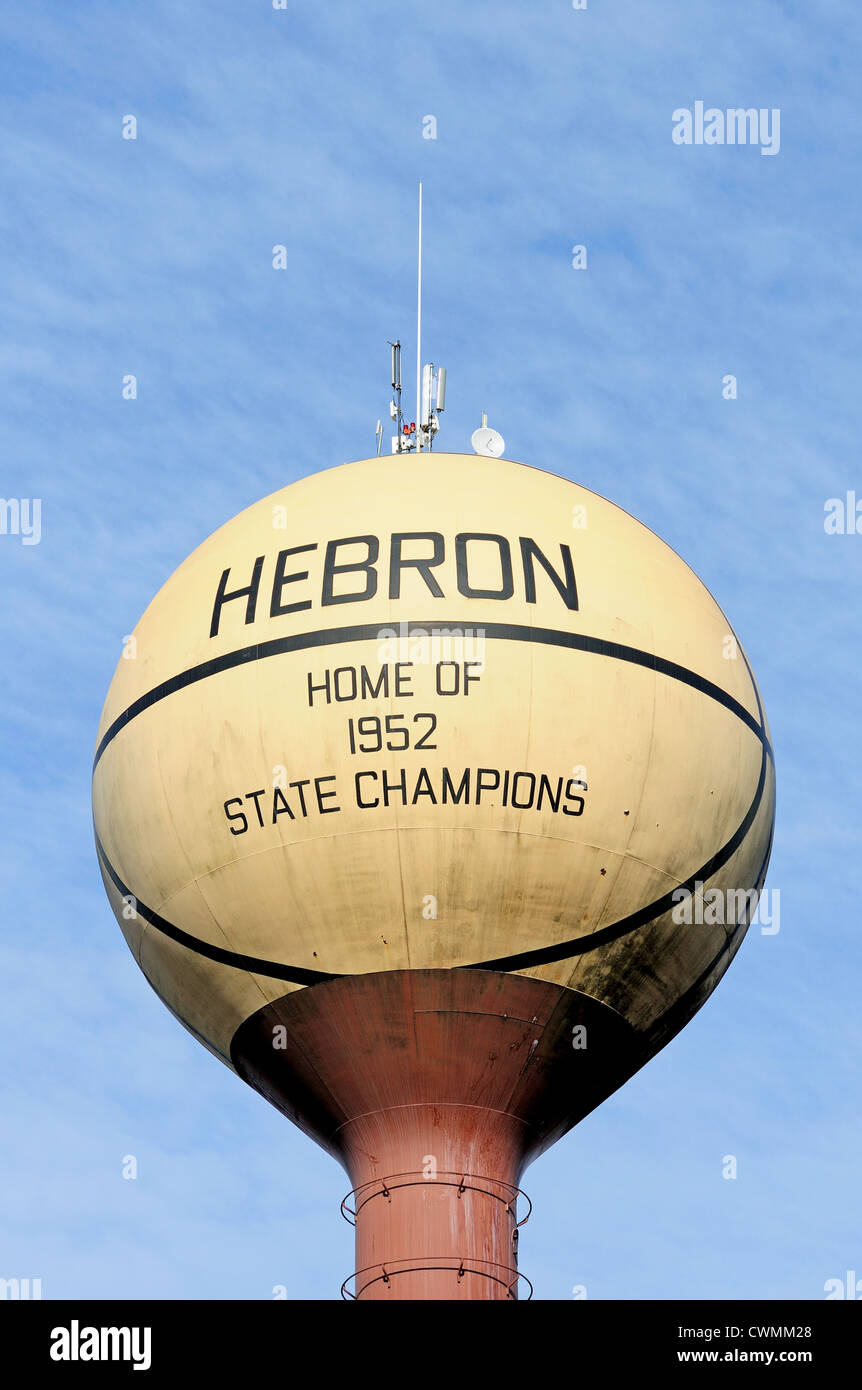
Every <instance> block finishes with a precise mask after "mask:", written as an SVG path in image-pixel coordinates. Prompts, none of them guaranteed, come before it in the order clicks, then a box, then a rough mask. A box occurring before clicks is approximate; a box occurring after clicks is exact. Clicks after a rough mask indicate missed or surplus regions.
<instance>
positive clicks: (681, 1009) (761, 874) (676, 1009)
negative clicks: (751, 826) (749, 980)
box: [648, 826, 775, 1033]
mask: <svg viewBox="0 0 862 1390" xmlns="http://www.w3.org/2000/svg"><path fill="white" fill-rule="evenodd" d="M774 830H775V827H774V826H773V829H772V831H770V834H769V843H768V845H767V846H766V853H765V854H764V856H763V859H762V861H761V865H760V868H759V869H758V871H757V874H756V876H755V879H754V882H755V888H754V892H755V893H757V894H758V895H759V894H760V890H761V889H762V887H763V884H764V881H765V879H766V870H767V867H768V865H769V860H770V858H771V855H772V839H773V834H774ZM747 908H748V904H747V903H746V910H747ZM750 925H751V923H750V922H737V924H736V926H735V927H734V929H733V931H732V932H731V934H730V936H729V937H728V938H727V940H726V941H725V943H724V945H723V946H722V947H721V949H720V950H719V951H718V952H717V954H716V955H715V956H713V958H712V960H711V961H710V963H709V965H708V966H707V967H706V969H705V970H702V971H701V972H700V974H699V975H698V977H697V979H696V980H695V981H694V982H693V983H692V984H690V985H689V987H688V989H687V990H686V991H685V993H684V994H682V995H680V997H679V999H675V1000H674V1002H673V1003H672V1004H671V1005H670V1006H669V1008H667V1009H665V1011H664V1013H663V1014H659V1016H658V1018H657V1019H656V1021H655V1023H653V1024H652V1026H651V1028H650V1029H649V1030H648V1031H649V1032H650V1033H653V1032H655V1031H656V1030H657V1029H659V1028H662V1027H664V1026H666V1025H667V1023H668V1021H669V1020H672V1018H673V1016H674V1015H677V1016H679V1015H680V1014H682V1013H685V1011H686V1008H687V1005H688V1001H689V1000H690V999H691V998H692V996H693V995H695V994H696V993H697V991H698V990H699V989H700V988H701V986H702V985H704V984H705V983H706V981H707V980H708V979H709V977H710V975H711V974H712V972H713V970H715V968H716V966H718V965H720V963H721V961H722V960H723V959H724V957H725V956H726V955H727V953H728V951H729V950H730V949H731V947H732V946H733V943H734V942H735V940H736V938H737V936H738V935H739V933H740V931H741V930H742V928H743V927H745V928H746V929H747V928H748V927H749V926H750Z"/></svg>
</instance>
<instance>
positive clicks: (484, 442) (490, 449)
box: [470, 425, 506, 459]
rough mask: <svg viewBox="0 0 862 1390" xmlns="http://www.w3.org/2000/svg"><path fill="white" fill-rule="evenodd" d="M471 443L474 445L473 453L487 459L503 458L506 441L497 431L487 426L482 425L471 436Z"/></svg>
mask: <svg viewBox="0 0 862 1390" xmlns="http://www.w3.org/2000/svg"><path fill="white" fill-rule="evenodd" d="M470 443H471V444H472V445H473V452H474V453H476V454H484V456H485V457H486V458H492V459H498V458H502V456H503V450H504V449H505V447H506V441H505V439H504V438H503V436H502V435H501V434H498V433H497V431H496V430H492V429H489V428H488V427H487V426H486V425H481V426H480V427H479V429H477V430H474V431H473V433H472V434H471V435H470Z"/></svg>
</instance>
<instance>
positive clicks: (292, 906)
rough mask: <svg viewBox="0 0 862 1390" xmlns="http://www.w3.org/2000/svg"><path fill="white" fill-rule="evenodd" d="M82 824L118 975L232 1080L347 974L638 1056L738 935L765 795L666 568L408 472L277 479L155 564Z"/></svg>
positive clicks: (440, 468)
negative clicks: (605, 1009)
mask: <svg viewBox="0 0 862 1390" xmlns="http://www.w3.org/2000/svg"><path fill="white" fill-rule="evenodd" d="M93 808H94V820H95V830H96V836H97V845H98V853H99V858H100V863H101V868H102V874H103V877H104V882H105V886H106V889H107V892H108V896H109V898H110V901H111V905H112V907H113V909H114V912H115V913H116V916H117V919H118V921H119V923H120V926H121V928H122V930H123V932H124V934H125V937H126V940H127V942H128V944H129V947H130V949H131V951H132V952H133V954H134V956H135V958H136V960H137V961H138V963H139V965H140V967H141V969H142V970H143V972H144V974H145V975H146V977H147V979H148V980H149V981H150V983H151V984H152V986H153V987H154V989H155V990H156V991H157V992H158V994H159V995H160V996H161V998H162V999H163V1000H164V1002H165V1003H166V1004H167V1005H168V1007H169V1008H170V1009H171V1010H172V1011H173V1012H174V1013H175V1014H176V1015H177V1017H178V1018H179V1019H180V1020H181V1021H182V1022H183V1023H184V1024H185V1025H186V1027H188V1028H189V1029H190V1030H191V1031H192V1032H193V1033H194V1034H195V1035H196V1036H197V1037H199V1038H200V1039H201V1041H203V1042H205V1043H206V1045H207V1046H208V1047H209V1048H210V1049H211V1050H212V1051H214V1052H215V1053H216V1054H217V1055H218V1056H220V1057H221V1058H222V1059H223V1060H224V1061H226V1062H228V1064H230V1061H231V1041H232V1038H233V1037H234V1034H235V1033H236V1031H237V1029H238V1028H239V1027H240V1025H242V1024H243V1022H244V1020H245V1019H247V1018H248V1017H249V1016H250V1015H251V1014H253V1013H254V1012H255V1011H256V1010H259V1009H260V1008H261V1006H262V1005H265V1004H267V1003H270V1002H271V1001H274V1000H276V999H280V998H282V997H284V996H285V995H286V994H289V993H290V992H292V991H295V990H301V989H303V988H305V987H308V986H310V985H315V984H318V983H323V982H326V981H329V980H331V979H333V978H336V977H340V976H355V975H362V974H368V973H371V972H389V971H404V970H410V971H415V970H429V969H431V970H438V969H441V968H443V969H451V968H453V967H474V968H484V969H488V970H492V971H497V972H506V973H513V974H518V975H522V976H528V977H533V978H535V979H538V980H542V981H547V982H550V983H552V984H555V985H558V986H563V987H567V988H570V989H574V990H577V991H579V992H581V993H583V994H585V995H588V996H590V997H591V998H593V999H595V1000H598V1001H600V1002H601V1003H603V1004H606V1005H608V1006H609V1007H610V1008H612V1009H613V1010H615V1011H616V1013H617V1014H619V1015H621V1016H622V1017H623V1018H624V1019H625V1020H626V1021H627V1022H628V1023H629V1024H630V1025H632V1027H633V1028H634V1029H635V1030H637V1032H638V1033H640V1034H642V1035H650V1034H652V1033H653V1032H655V1030H656V1029H660V1027H661V1023H662V1019H663V1018H664V1017H666V1016H667V1015H668V1013H669V1011H671V1010H672V1009H673V1008H674V1006H676V1005H677V1004H678V1002H679V1001H680V1000H681V999H682V998H684V997H687V998H688V999H689V1000H690V1002H691V1008H690V1009H689V1010H688V1012H693V1010H694V1008H696V1007H697V1006H698V1005H699V1004H700V1003H701V1002H703V999H705V998H706V996H707V995H708V993H709V992H710V991H711V989H712V988H713V987H714V985H715V984H716V983H717V981H718V979H719V978H720V977H721V975H722V973H723V972H724V970H725V969H726V967H727V965H728V963H729V961H730V959H731V958H732V955H733V953H734V951H735V950H736V948H737V946H738V945H739V942H740V941H741V939H742V936H743V935H744V932H745V925H746V922H747V920H748V917H749V916H750V909H751V903H752V899H751V898H750V897H747V896H746V894H747V892H748V890H753V891H756V890H757V889H759V887H760V886H761V884H762V882H763V878H764V875H765V871H766V863H767V859H768V855H769V848H770V843H771V835H772V826H773V818H774V775H773V766H772V756H771V748H770V742H769V734H768V729H767V724H766V719H765V715H764V712H763V709H762V705H761V700H760V696H759V694H758V689H757V685H756V683H755V680H754V677H753V675H752V672H751V669H750V667H749V664H748V661H747V659H746V657H745V654H744V652H743V650H742V647H741V645H740V644H739V642H738V640H737V639H736V637H735V635H734V633H733V630H732V628H731V626H730V624H729V622H728V620H727V619H726V618H725V616H724V614H723V612H722V610H721V609H720V607H719V606H718V604H717V603H716V602H715V600H714V599H713V598H712V596H711V595H710V593H709V592H708V591H707V589H706V588H705V587H704V586H703V584H702V583H701V582H700V581H699V580H698V579H697V578H696V576H695V575H694V574H693V572H692V571H691V569H689V567H688V566H687V565H686V564H685V563H684V562H683V561H682V560H681V559H680V557H679V556H678V555H677V554H676V553H675V552H674V551H673V550H671V549H670V548H669V547H668V546H667V545H665V544H664V543H663V542H662V541H661V540H660V539H659V538H658V537H657V536H656V535H655V534H654V533H653V532H652V531H650V530H648V529H647V528H646V527H645V526H643V525H641V524H640V523H639V522H637V521H636V520H634V518H633V517H631V516H630V515H629V514H628V513H627V512H625V511H623V510H622V509H621V508H619V507H617V506H615V505H613V504H612V503H611V502H608V501H606V500H604V499H603V498H601V497H599V496H597V495H596V494H595V493H592V492H589V491H587V490H586V489H585V488H582V487H579V486H577V485H575V484H573V483H571V482H569V481H567V480H565V479H563V478H561V477H559V476H556V475H555V474H552V473H549V472H545V471H542V470H540V469H536V468H532V467H528V466H525V465H523V464H520V463H514V462H511V461H507V460H497V459H490V458H484V457H476V456H472V455H471V456H466V455H461V454H442V453H435V454H432V455H430V456H429V455H424V456H421V457H420V458H419V459H415V458H413V457H404V456H397V455H396V456H393V457H392V458H383V459H381V458H373V459H368V460H364V461H362V462H357V463H350V464H345V465H343V466H341V467H337V468H332V469H330V470H328V471H324V472H321V473H317V474H314V475H313V476H311V477H308V478H304V479H302V480H301V481H299V482H296V483H293V484H291V485H290V486H289V487H286V488H284V489H282V490H281V491H279V492H276V493H273V494H272V496H270V497H266V498H264V499H263V500H261V501H259V502H257V503H255V504H254V505H253V506H251V507H249V508H248V509H247V510H246V511H244V512H242V513H240V515H238V516H236V517H235V518H233V520H231V521H229V522H228V523H227V524H226V525H224V526H222V527H221V528H220V529H219V530H218V531H216V532H215V533H214V534H213V535H212V536H210V538H209V539H208V540H206V541H205V542H204V543H203V544H202V545H200V546H199V548H198V549H197V550H195V551H194V553H193V554H192V555H191V556H190V557H189V558H188V559H187V560H186V561H185V562H184V563H183V564H182V565H180V567H179V569H177V570H176V572H175V573H174V574H173V575H172V576H171V577H170V578H169V579H168V581H167V583H166V584H165V585H164V587H163V588H162V589H161V590H160V591H159V593H158V594H157V595H156V597H155V598H154V599H153V601H152V603H151V604H150V606H149V607H148V608H147V610H146V612H145V613H144V615H143V616H142V618H141V619H140V622H139V623H138V625H137V627H136V628H135V631H134V641H133V642H131V643H129V644H128V646H127V650H126V651H125V652H124V655H123V657H122V658H121V660H120V661H119V663H118V665H117V669H116V672H115V675H114V678H113V681H112V683H111V687H110V690H109V693H108V697H107V700H106V702H105V706H104V710H103V713H102V718H101V723H100V726H99V731H98V738H97V753H96V761H95V768H94V776H93ZM716 888H717V889H719V890H721V895H722V897H721V901H722V904H727V905H728V906H727V908H726V909H724V908H723V909H722V910H719V911H716V910H714V909H713V910H711V911H710V910H707V911H705V912H704V911H703V905H704V904H703V894H704V893H705V892H706V891H707V890H710V889H716ZM728 890H730V891H729V892H728ZM687 894H691V895H693V897H692V899H691V900H689V899H688V897H687ZM711 898H712V900H715V901H717V900H718V898H717V895H715V894H713V895H711ZM708 900H709V895H708ZM686 917H687V918H688V920H686ZM698 919H701V920H698Z"/></svg>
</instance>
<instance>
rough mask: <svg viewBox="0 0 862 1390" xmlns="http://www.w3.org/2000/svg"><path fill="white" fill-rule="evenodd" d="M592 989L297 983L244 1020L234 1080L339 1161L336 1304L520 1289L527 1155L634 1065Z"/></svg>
mask: <svg viewBox="0 0 862 1390" xmlns="http://www.w3.org/2000/svg"><path fill="white" fill-rule="evenodd" d="M646 1055H647V1054H646V1052H645V1050H644V1046H643V1041H642V1040H641V1039H639V1038H638V1036H637V1034H636V1033H635V1031H634V1030H633V1029H632V1028H631V1027H630V1025H629V1024H628V1023H627V1022H626V1021H625V1020H624V1019H623V1018H622V1017H621V1016H620V1015H619V1014H617V1013H616V1012H615V1011H614V1010H613V1009H611V1008H608V1007H607V1005H604V1004H601V1003H599V1002H598V1001H597V1000H595V999H592V998H590V997H589V996H588V995H584V994H580V993H578V992H577V991H575V990H570V989H565V988H563V987H561V986H559V985H552V984H548V983H546V982H545V981H542V980H535V979H531V978H529V977H527V976H523V975H507V974H502V973H498V972H496V971H490V970H457V969H456V970H415V971H411V970H398V971H387V972H385V973H380V974H369V975H356V976H349V977H345V978H343V979H339V980H333V981H331V982H328V983H326V984H321V985H315V986H313V987H311V988H307V989H302V990H297V991H295V992H294V993H292V994H289V995H286V996H284V997H283V998H282V999H279V1000H277V1001H275V1002H274V1003H272V1004H268V1005H266V1006H265V1007H264V1008H262V1009H260V1010H259V1011H258V1012H257V1013H255V1014H253V1015H252V1016H251V1017H250V1018H249V1019H247V1020H246V1022H245V1023H244V1024H243V1025H242V1026H241V1027H240V1028H239V1029H238V1031H237V1033H236V1035H235V1037H234V1039H233V1043H232V1046H231V1056H232V1060H233V1063H234V1066H235V1067H236V1069H237V1071H238V1072H239V1074H240V1075H241V1076H242V1077H243V1079H244V1080H245V1081H247V1082H248V1083H249V1085H251V1086H253V1087H254V1088H255V1089H256V1090H258V1091H259V1092H260V1093H261V1094H262V1095H263V1096H265V1097H266V1099H267V1100H268V1101H270V1102H271V1104H273V1105H275V1106H276V1107H277V1108H278V1109H280V1110H281V1111H282V1112H283V1113H284V1114H285V1115H287V1116H288V1118H289V1119H291V1120H293V1121H294V1123H296V1124H297V1125H299V1127H300V1128H301V1129H303V1130H305V1131H306V1133H308V1134H310V1135H311V1136H312V1137H313V1138H314V1139H315V1140H316V1141H317V1142H318V1143H319V1144H321V1145H322V1146H323V1147H324V1148H325V1149H327V1150H328V1152H330V1153H332V1154H333V1155H335V1156H336V1157H337V1158H339V1159H340V1161H341V1162H342V1163H343V1164H344V1167H345V1168H346V1170H347V1172H348V1174H349V1177H350V1181H351V1183H352V1187H353V1191H352V1192H351V1193H350V1195H349V1196H348V1198H347V1199H345V1203H344V1206H343V1210H344V1212H345V1215H347V1217H348V1219H350V1220H352V1221H354V1222H355V1225H356V1267H355V1273H354V1275H353V1276H351V1278H350V1279H349V1280H347V1281H345V1285H344V1290H343V1291H344V1293H345V1296H347V1297H355V1298H358V1299H363V1300H379V1299H395V1300H402V1299H443V1300H461V1299H465V1300H475V1299H482V1300H489V1299H514V1298H517V1297H518V1296H519V1286H520V1288H521V1296H523V1288H525V1287H526V1288H527V1289H529V1285H528V1284H527V1283H526V1282H525V1281H524V1280H523V1279H522V1277H521V1276H520V1275H519V1271H518V1223H519V1221H523V1219H524V1217H525V1214H526V1213H525V1209H524V1206H525V1204H524V1199H523V1198H521V1199H520V1205H519V1194H518V1187H517V1185H518V1182H519V1180H520V1176H521V1174H522V1172H523V1171H524V1168H525V1167H526V1166H527V1164H528V1163H529V1162H530V1161H531V1160H532V1159H533V1158H535V1157H536V1156H537V1155H538V1154H539V1153H540V1152H541V1151H542V1150H543V1149H545V1148H547V1147H548V1146H549V1145H550V1144H552V1143H553V1142H554V1140H555V1139H557V1138H559V1136H560V1135H561V1134H563V1133H565V1131H566V1130H568V1129H570V1128H571V1126H572V1125H574V1124H576V1123H577V1122H578V1120H580V1119H581V1118H583V1116H584V1115H586V1114H588V1113H589V1111H590V1110H592V1109H594V1107H595V1106H596V1105H599V1104H600V1103H601V1101H602V1100H604V1099H605V1097H606V1096H608V1095H609V1094H610V1093H611V1092H612V1091H614V1090H616V1089H617V1087H618V1086H620V1085H622V1083H623V1082H624V1081H625V1080H626V1079H627V1078H628V1077H629V1076H631V1074H632V1073H633V1072H634V1071H636V1070H637V1068H638V1067H639V1066H640V1065H642V1063H643V1062H644V1061H645V1060H646Z"/></svg>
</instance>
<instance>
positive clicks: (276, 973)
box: [95, 741, 767, 985]
mask: <svg viewBox="0 0 862 1390" xmlns="http://www.w3.org/2000/svg"><path fill="white" fill-rule="evenodd" d="M766 748H767V745H766V743H765V741H764V743H763V745H762V753H761V759H760V778H759V780H758V783H757V790H756V792H755V793H754V798H753V800H752V802H751V805H750V806H749V808H748V811H747V812H746V814H745V816H744V818H743V820H742V822H741V824H740V825H739V827H738V829H737V830H736V831H735V832H734V834H733V835H731V837H730V839H729V840H728V841H727V843H726V844H724V845H723V846H722V848H721V849H720V850H718V851H717V853H716V854H714V855H713V856H712V858H711V859H708V860H707V861H706V863H705V864H704V865H703V866H702V867H701V868H700V869H698V870H697V871H696V872H695V873H694V874H692V875H691V877H690V878H689V879H687V880H686V882H685V883H684V884H682V885H681V887H683V888H688V890H689V892H692V891H693V890H694V885H695V883H697V882H698V881H701V882H706V880H707V879H708V878H711V877H712V875H713V874H714V873H716V872H717V871H718V870H719V869H720V868H721V867H722V865H723V864H725V863H726V862H727V860H728V859H730V857H731V855H733V854H734V853H735V851H736V850H737V849H738V848H739V846H740V845H741V844H742V841H743V840H744V839H745V837H746V835H747V834H748V831H749V830H750V828H751V825H752V823H753V821H754V818H755V816H756V815H757V811H758V808H759V806H760V802H761V800H762V798H763V791H764V787H765V786H766V766H767V757H766ZM95 838H96V849H97V851H98V854H99V857H100V859H101V860H102V862H103V864H104V866H105V870H106V872H107V873H108V875H109V877H110V878H111V881H112V882H113V884H114V886H115V888H116V889H117V891H118V892H119V893H120V895H121V896H122V897H132V898H134V899H135V905H136V911H137V913H138V915H139V916H140V917H143V918H144V920H145V921H146V922H149V923H150V925H151V926H153V927H155V928H156V930H157V931H160V932H162V933H163V934H164V935H165V936H167V937H170V939H171V940H172V941H176V942H177V943H178V944H179V945H180V946H185V947H186V948H187V949H188V950H189V951H195V952H196V953H197V954H198V955H200V956H206V957H208V959H209V960H214V961H218V963H219V964H220V965H228V966H233V967H234V968H235V969H237V970H251V971H253V972H255V973H256V974H258V975H269V976H271V977H272V978H273V979H275V980H288V981H290V982H291V983H293V984H299V985H319V984H325V983H326V982H327V981H329V980H341V979H344V978H345V976H344V975H332V974H327V973H326V972H324V971H321V970H306V969H304V968H303V967H301V966H291V965H280V964H279V963H278V962H277V961H271V960H269V961H268V960H262V959H261V958H260V957H259V956H246V955H241V954H240V953H238V952H235V951H226V950H225V949H224V948H223V947H221V946H211V945H210V944H209V942H206V941H201V940H200V938H198V937H196V936H190V935H189V933H188V932H184V931H183V930H182V928H181V927H176V926H174V924H173V923H172V922H168V921H167V919H166V918H164V917H161V916H159V914H158V913H157V912H155V911H154V910H153V909H152V908H150V907H147V906H146V904H145V903H142V902H141V900H140V899H139V898H138V897H137V896H136V895H135V894H134V893H132V891H131V889H130V888H129V887H128V886H127V885H126V884H125V883H123V881H122V879H121V878H120V876H119V874H118V873H117V871H116V869H115V868H114V866H113V865H112V864H111V862H110V860H109V859H108V856H107V855H106V854H105V850H104V847H103V845H102V842H101V841H100V839H99V837H98V835H96V837H95ZM679 891H680V889H679V888H674V889H671V891H670V892H668V893H665V894H664V895H663V897H661V898H657V899H656V900H655V901H654V902H652V903H650V904H648V905H647V906H646V907H642V908H640V909H639V911H637V912H633V913H632V914H631V915H630V916H628V917H622V918H621V919H620V920H619V921H618V922H614V923H612V924H611V925H610V926H607V927H602V928H601V930H600V931H597V932H592V933H591V935H590V936H583V937H576V938H575V939H574V940H573V941H563V942H561V943H558V944H557V945H555V946H546V947H543V948H541V949H539V950H535V951H523V952H521V953H520V954H519V955H515V956H502V957H500V958H499V959H498V960H490V961H488V960H485V961H475V962H474V963H473V964H471V965H462V966H458V967H457V968H458V969H460V970H505V971H516V970H527V969H529V968H530V967H532V966H536V965H548V964H550V963H551V962H553V961H558V960H567V959H570V958H571V957H572V956H582V955H586V954H588V953H589V952H590V951H595V950H598V949H599V947H601V946H606V945H608V944H609V943H610V942H612V941H618V940H619V939H620V937H622V936H628V935H629V933H630V932H633V931H636V930H637V929H638V928H639V927H643V926H646V925H647V923H649V922H651V921H653V920H654V919H655V918H656V917H660V916H661V915H662V914H663V913H665V912H669V911H670V910H671V908H672V907H674V906H676V900H675V899H674V894H675V893H678V892H679Z"/></svg>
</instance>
